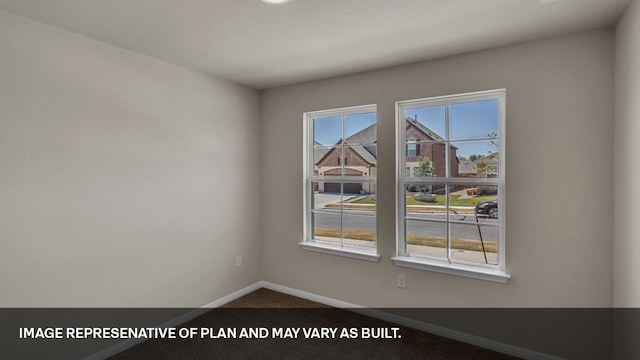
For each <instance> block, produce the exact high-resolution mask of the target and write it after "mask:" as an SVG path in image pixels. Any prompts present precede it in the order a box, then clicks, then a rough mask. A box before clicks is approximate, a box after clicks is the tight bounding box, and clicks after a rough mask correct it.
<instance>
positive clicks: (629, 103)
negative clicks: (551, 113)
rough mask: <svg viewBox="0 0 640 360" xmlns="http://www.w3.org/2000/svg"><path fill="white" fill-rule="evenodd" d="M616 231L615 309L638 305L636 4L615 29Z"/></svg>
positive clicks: (639, 41)
mask: <svg viewBox="0 0 640 360" xmlns="http://www.w3.org/2000/svg"><path fill="white" fill-rule="evenodd" d="M615 56H616V61H615V111H616V114H615V169H616V173H615V211H614V214H615V216H614V219H615V222H614V224H615V227H614V228H615V233H614V234H615V235H614V239H615V241H614V260H613V274H614V293H613V303H614V306H616V307H640V280H639V279H640V261H639V259H640V222H639V221H638V219H640V167H639V166H638V154H640V3H639V2H638V1H637V0H636V1H632V2H631V4H630V6H629V8H628V9H627V11H626V12H625V14H624V16H623V17H622V19H621V20H620V22H619V23H618V26H617V28H616V54H615Z"/></svg>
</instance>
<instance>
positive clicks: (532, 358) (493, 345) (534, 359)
mask: <svg viewBox="0 0 640 360" xmlns="http://www.w3.org/2000/svg"><path fill="white" fill-rule="evenodd" d="M261 284H262V287H264V288H267V289H270V290H274V291H278V292H281V293H284V294H288V295H292V296H297V297H300V298H303V299H307V300H311V301H315V302H318V303H321V304H325V305H329V306H332V307H336V308H342V309H345V310H350V311H353V312H356V313H359V314H362V315H366V316H370V317H373V318H376V319H380V320H384V321H388V322H391V323H394V324H398V325H402V326H406V327H410V328H412V329H416V330H420V331H425V332H428V333H430V334H434V335H439V336H442V337H446V338H448V339H453V340H457V341H460V342H463V343H466V344H471V345H475V346H479V347H481V348H484V349H488V350H493V351H496V352H499V353H502V354H507V355H511V356H516V357H519V358H522V359H526V360H565V359H564V358H561V357H558V356H554V355H549V354H545V353H541V352H538V351H533V350H529V349H525V348H521V347H518V346H514V345H509V344H505V343H501V342H498V341H495V340H491V339H487V338H483V337H480V336H476V335H471V334H467V333H464V332H461V331H456V330H451V329H448V328H444V327H441V326H437V325H433V324H429V323H425V322H422V321H417V320H414V319H409V318H406V317H403V316H399V315H395V314H391V313H387V312H384V311H380V310H375V309H369V308H365V307H363V306H360V305H356V304H351V303H348V302H345V301H341V300H336V299H332V298H329V297H326V296H321V295H317V294H313V293H310V292H306V291H302V290H298V289H293V288H290V287H287V286H282V285H278V284H274V283H270V282H268V281H262V282H261Z"/></svg>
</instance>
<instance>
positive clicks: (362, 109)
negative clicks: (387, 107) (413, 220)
mask: <svg viewBox="0 0 640 360" xmlns="http://www.w3.org/2000/svg"><path fill="white" fill-rule="evenodd" d="M363 113H375V114H376V126H377V123H378V110H377V105H376V104H369V105H360V106H352V107H346V108H337V109H329V110H319V111H309V112H305V113H304V114H303V134H304V135H303V139H304V141H303V169H304V170H303V209H304V224H303V229H304V237H303V241H302V242H300V243H299V245H300V246H301V247H302V249H304V250H309V251H315V252H321V253H326V254H332V255H339V256H345V257H350V258H355V259H360V260H368V261H374V262H377V261H379V260H380V255H379V254H378V239H377V229H376V231H375V239H374V241H375V246H374V247H372V248H371V250H364V249H358V248H355V247H345V246H344V245H343V244H341V245H340V246H335V245H330V244H327V243H320V242H318V241H316V240H315V239H314V237H313V211H312V210H313V209H312V206H313V198H312V197H313V183H318V182H324V183H326V182H337V183H340V184H341V186H340V187H341V194H344V184H346V183H349V182H352V183H353V182H370V183H372V184H373V185H374V186H375V187H376V189H377V171H375V173H376V174H375V175H374V174H371V173H370V174H369V175H368V176H358V177H356V176H353V175H345V174H342V175H340V176H325V175H320V174H318V175H314V174H313V166H314V158H313V156H314V137H313V136H314V135H313V121H314V119H316V118H325V117H335V116H343V117H344V116H349V115H357V114H363ZM342 124H343V125H342V126H343V134H342V135H343V136H342V141H343V148H345V147H347V146H348V144H344V141H345V136H344V118H343V120H342ZM376 132H377V129H376ZM376 137H377V135H376ZM376 142H377V141H376ZM330 146H335V145H330ZM376 146H377V145H376ZM327 147H329V146H327ZM377 151H378V150H377V149H376V154H377ZM344 158H345V154H344V153H342V154H341V155H340V157H339V158H338V159H339V160H338V162H339V163H341V165H340V166H342V167H344V166H347V165H346V159H345V160H342V159H344ZM376 158H377V156H376ZM355 180H361V181H355ZM376 192H377V190H376ZM343 216H344V214H343V213H342V212H341V213H340V217H341V224H342V223H343V220H342V219H343ZM373 217H374V219H375V224H376V225H375V226H376V228H377V218H378V207H377V205H376V210H375V214H374V216H373ZM341 227H342V225H341ZM341 233H342V230H341ZM340 240H341V241H342V240H344V237H343V236H341V239H340Z"/></svg>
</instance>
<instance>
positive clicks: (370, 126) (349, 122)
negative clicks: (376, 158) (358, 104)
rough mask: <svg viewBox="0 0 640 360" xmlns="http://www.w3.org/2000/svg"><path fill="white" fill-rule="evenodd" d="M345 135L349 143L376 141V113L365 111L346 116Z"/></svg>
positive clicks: (370, 142)
mask: <svg viewBox="0 0 640 360" xmlns="http://www.w3.org/2000/svg"><path fill="white" fill-rule="evenodd" d="M344 136H345V142H346V143H347V144H372V143H375V142H376V113H363V114H356V115H347V116H345V118H344Z"/></svg>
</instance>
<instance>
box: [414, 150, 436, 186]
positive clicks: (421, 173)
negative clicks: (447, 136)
mask: <svg viewBox="0 0 640 360" xmlns="http://www.w3.org/2000/svg"><path fill="white" fill-rule="evenodd" d="M414 174H415V175H416V177H431V176H433V175H434V169H433V161H431V159H429V158H426V157H422V156H420V157H419V158H418V166H417V167H416V168H415V170H414ZM429 188H431V185H429ZM420 191H422V192H427V186H426V185H422V186H420Z"/></svg>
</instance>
